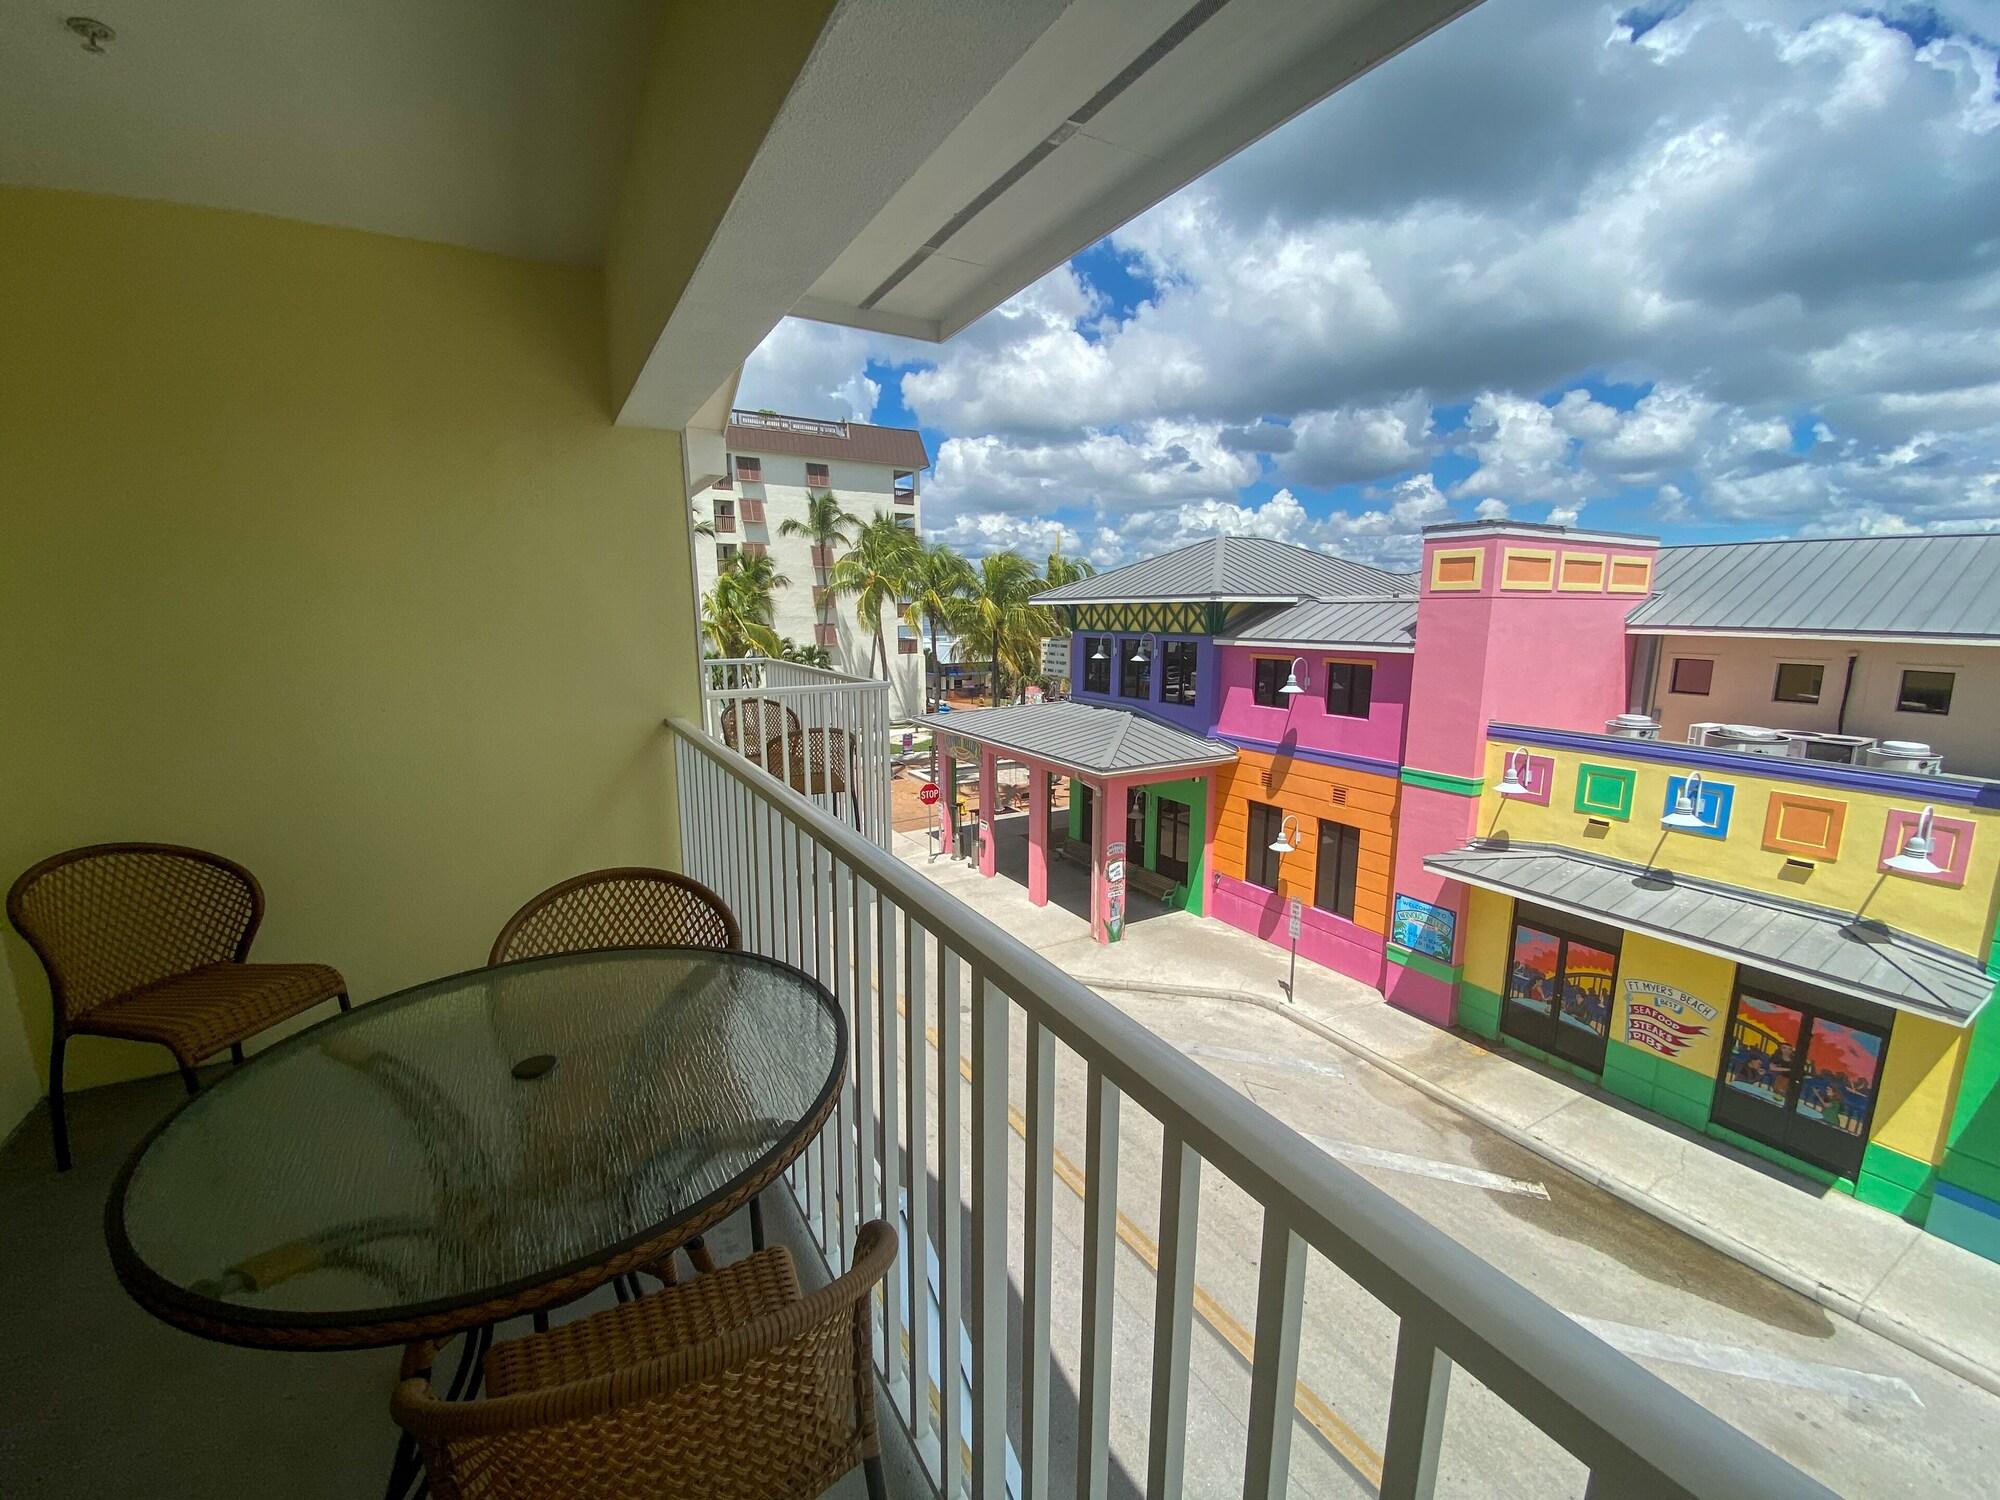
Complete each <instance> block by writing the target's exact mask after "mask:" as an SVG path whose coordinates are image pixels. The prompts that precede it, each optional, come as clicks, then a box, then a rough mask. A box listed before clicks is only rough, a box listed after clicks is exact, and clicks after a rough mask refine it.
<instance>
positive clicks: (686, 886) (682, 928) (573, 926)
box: [487, 865, 743, 964]
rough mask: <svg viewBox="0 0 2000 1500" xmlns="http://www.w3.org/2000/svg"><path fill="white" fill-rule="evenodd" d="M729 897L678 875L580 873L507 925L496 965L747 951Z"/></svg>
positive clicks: (496, 945)
mask: <svg viewBox="0 0 2000 1500" xmlns="http://www.w3.org/2000/svg"><path fill="white" fill-rule="evenodd" d="M742 946H743V933H742V930H741V929H740V928H739V927H738V926H737V925H736V915H735V913H733V912H732V911H730V909H729V907H728V905H727V904H726V903H724V901H723V899H722V898H721V897H720V896H718V895H716V894H715V892H714V891H712V890H710V889H709V888H708V887H707V886H705V885H703V884H702V883H701V882H700V881H698V880H690V879H688V878H687V876H685V875H676V874H674V873H673V871H671V870H652V869H647V868H646V867H644V866H643V865H628V866H625V867H623V868H620V869H615V870H592V871H591V872H590V873H589V874H587V875H572V876H571V877H570V878H569V879H568V880H564V881H559V882H558V883H557V884H555V885H552V886H550V887H549V888H548V889H547V890H545V891H543V892H542V893H541V895H539V896H536V897H535V898H534V899H533V900H531V901H529V902H528V904H527V905H526V906H523V907H522V908H521V909H520V910H519V911H517V912H515V913H514V915H513V916H511V917H509V918H508V919H507V925H506V926H505V927H502V928H501V929H500V936H498V937H497V938H495V939H494V940H493V951H492V953H491V954H490V955H489V956H488V958H487V962H488V963H495V964H504V963H511V962H512V961H513V960H515V959H517V958H544V957H547V956H548V955H550V954H552V953H590V952H594V951H595V950H597V949H599V948H741V947H742Z"/></svg>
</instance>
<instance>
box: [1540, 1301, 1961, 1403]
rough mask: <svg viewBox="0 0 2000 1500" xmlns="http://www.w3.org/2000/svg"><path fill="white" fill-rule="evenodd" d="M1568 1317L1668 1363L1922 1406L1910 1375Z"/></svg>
mask: <svg viewBox="0 0 2000 1500" xmlns="http://www.w3.org/2000/svg"><path fill="white" fill-rule="evenodd" d="M1570 1317H1571V1318H1572V1319H1573V1320H1574V1321H1576V1322H1578V1323H1581V1324H1582V1325H1583V1326H1584V1327H1585V1328H1588V1329H1589V1330H1590V1331H1591V1332H1592V1333H1594V1334H1596V1335H1597V1336H1598V1337H1599V1338H1601V1339H1603V1340H1604V1342H1605V1343H1607V1344H1609V1345H1610V1346H1611V1347H1612V1348H1614V1349H1616V1350H1618V1351H1619V1352H1620V1353H1623V1354H1629V1355H1632V1356H1633V1357H1634V1358H1636V1359H1658V1360H1664V1361H1666V1362H1667V1363H1669V1364H1676V1365H1693V1366H1694V1367H1695V1368H1697V1369H1702V1370H1715V1371H1718V1372H1720V1373H1721V1374H1724V1375H1741V1376H1744V1377H1745V1378H1746V1379H1750V1380H1768V1381H1770V1382H1771V1383H1772V1384H1774V1385H1789V1386H1796V1387H1798V1388H1799V1389H1800V1390H1806V1391H1833V1392H1835V1393H1836V1394H1838V1395H1842V1396H1859V1397H1861V1398H1862V1399H1863V1400H1866V1401H1900V1402H1903V1403H1904V1404H1906V1405H1909V1406H1922V1405H1923V1404H1924V1402H1923V1398H1922V1397H1921V1396H1919V1395H1918V1394H1917V1392H1916V1389H1915V1387H1913V1386H1912V1385H1911V1384H1910V1383H1909V1381H1907V1380H1904V1379H1902V1378H1901V1377H1899V1376H1895V1375H1874V1374H1871V1373H1869V1372H1868V1371H1867V1370H1850V1369H1847V1368H1846V1367H1844V1366H1842V1365H1816V1364H1812V1363H1810V1362H1808V1361H1806V1360H1802V1359H1786V1358H1785V1357H1784V1356H1783V1355H1782V1354H1769V1353H1766V1352H1765V1351H1764V1350H1762V1349H1740V1348H1736V1347H1734V1346H1732V1345H1729V1344H1710V1343H1704V1342H1703V1341H1702V1340H1700V1339H1689V1338H1682V1337H1681V1336H1680V1335H1679V1334H1673V1333H1660V1332H1658V1331H1657V1330H1655V1329H1651V1328H1634V1327H1632V1326H1631V1325H1629V1324H1626V1323H1611V1322H1607V1321H1605V1320H1604V1319H1602V1318H1581V1317H1577V1315H1576V1314H1575V1313H1571V1314H1570Z"/></svg>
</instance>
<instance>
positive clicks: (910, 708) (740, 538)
mask: <svg viewBox="0 0 2000 1500" xmlns="http://www.w3.org/2000/svg"><path fill="white" fill-rule="evenodd" d="M738 453H741V454H745V455H748V456H750V457H754V458H756V459H757V461H758V463H759V465H760V466H761V471H762V473H763V476H764V482H763V484H762V485H756V484H751V485H744V484H741V483H737V484H736V485H735V487H734V488H733V489H727V490H717V489H706V490H703V491H702V492H701V493H700V494H698V495H696V496H695V502H694V511H695V517H696V519H697V520H702V521H712V520H714V519H715V502H716V501H717V500H730V501H734V502H736V530H735V531H734V532H733V533H719V534H717V535H716V536H715V537H714V538H709V537H705V536H703V537H697V538H696V539H695V566H696V569H697V572H698V575H699V582H700V587H701V591H702V592H703V593H704V594H705V593H707V592H708V591H709V590H710V589H711V588H713V587H714V586H715V578H716V573H717V571H718V568H719V566H720V562H719V559H720V557H721V555H722V554H721V549H722V548H723V547H725V546H730V545H734V546H742V545H743V544H744V543H746V542H762V543H764V544H765V545H766V546H767V547H769V548H770V554H771V561H772V562H773V563H775V564H776V565H777V569H778V572H779V573H780V574H781V575H783V576H784V577H786V578H788V579H790V580H791V583H790V586H789V587H786V588H782V589H779V590H778V591H777V593H776V595H775V596H774V598H773V606H774V607H773V614H774V616H775V626H776V629H777V632H778V634H779V635H781V636H789V637H790V638H791V639H793V640H795V641H797V642H798V643H799V644H800V645H810V644H812V642H813V639H814V635H813V627H814V626H815V625H817V624H819V623H820V622H822V621H830V622H831V623H832V624H833V625H834V627H835V630H836V642H837V644H836V645H835V646H834V647H833V648H832V649H831V651H830V653H829V654H830V655H831V657H832V659H833V666H834V669H835V670H836V671H841V672H851V673H853V674H854V675H855V676H856V677H880V676H881V675H882V670H881V665H880V658H879V657H875V656H874V649H875V642H874V637H873V635H872V634H871V633H870V631H869V630H868V628H867V626H866V625H865V624H864V623H863V622H862V621H861V620H860V619H859V618H857V616H856V614H855V602H854V600H853V598H852V597H848V598H845V599H842V598H838V597H836V598H835V599H834V600H833V601H832V604H831V606H830V607H829V608H827V609H820V608H818V607H816V606H815V605H814V604H813V576H814V574H813V564H812V543H811V542H810V541H809V540H808V539H806V538H805V537H790V536H784V535H781V534H780V527H782V525H783V524H784V523H785V522H786V521H788V520H796V521H804V520H805V518H806V510H807V505H808V502H809V501H810V499H811V497H812V491H810V490H808V489H807V488H806V463H807V460H805V459H803V458H798V457H794V456H792V455H789V454H782V453H760V452H758V450H757V449H755V448H751V447H743V448H732V449H731V450H730V455H731V458H732V462H733V458H734V455H736V454H738ZM812 461H813V462H815V463H819V462H824V463H825V464H826V466H827V480H828V487H829V488H830V489H831V490H832V491H833V494H834V497H835V498H836V499H838V500H839V501H840V503H841V505H842V506H843V507H844V508H845V509H847V510H849V511H851V512H853V513H854V514H855V515H857V516H859V517H860V518H861V519H862V520H864V521H867V520H872V519H873V518H874V516H875V513H876V512H877V511H886V512H888V513H889V514H892V515H896V516H901V517H904V518H906V519H907V520H908V521H909V524H910V527H911V529H912V530H913V531H917V530H918V528H920V527H921V525H922V521H921V515H922V510H923V505H922V500H921V497H920V498H919V501H918V503H917V504H916V505H913V506H911V505H903V506H899V505H896V504H894V503H892V501H891V499H890V496H891V494H892V492H893V487H894V482H895V477H896V475H897V474H898V473H907V472H909V471H908V470H898V469H895V468H892V467H890V466H889V465H887V464H864V463H854V462H852V461H850V460H844V459H838V458H835V459H826V460H819V459H814V460H812ZM758 496H761V497H762V498H763V501H764V520H763V521H762V522H761V523H757V522H746V521H745V520H744V518H743V504H742V502H743V501H744V499H745V498H750V497H758ZM919 534H921V532H919ZM833 555H834V556H835V557H836V558H837V557H839V556H840V552H839V550H838V549H836V550H835V552H834V554H833ZM898 624H899V621H898V617H897V614H896V611H894V610H893V609H885V610H883V611H882V644H883V647H884V649H885V650H886V651H887V653H888V658H889V682H890V691H891V695H892V696H891V702H892V708H891V712H892V713H893V714H894V715H896V716H897V717H901V718H913V717H915V716H916V715H918V714H921V713H922V712H923V711H924V677H923V671H924V658H923V654H922V650H921V645H920V647H919V650H918V651H916V652H914V653H912V654H910V655H904V654H903V653H902V652H901V650H900V649H899V647H898V644H897V642H898V638H899V630H898Z"/></svg>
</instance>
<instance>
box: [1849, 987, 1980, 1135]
mask: <svg viewBox="0 0 2000 1500" xmlns="http://www.w3.org/2000/svg"><path fill="white" fill-rule="evenodd" d="M1970 1035H1971V1034H1970V1033H1969V1032H1966V1031H1962V1030H1960V1029H1959V1028H1958V1027H1955V1026H1947V1025H1946V1024H1945V1023H1944V1022H1942V1021H1933V1020H1929V1019H1928V1018H1926V1017H1924V1016H1908V1015H1902V1016H1897V1017H1896V1026H1895V1030H1894V1031H1893V1032H1892V1033H1891V1035H1890V1038H1889V1054H1888V1056H1887V1057H1886V1058H1885V1059H1883V1064H1882V1089H1881V1094H1880V1096H1879V1098H1878V1099H1877V1100H1876V1104H1875V1119H1874V1121H1873V1123H1872V1125H1871V1126H1870V1129H1869V1132H1868V1138H1869V1139H1870V1140H1871V1141H1874V1142H1875V1143H1876V1144H1877V1145H1882V1146H1887V1147H1888V1148H1889V1149H1890V1150H1892V1151H1900V1152H1902V1153H1903V1155H1905V1156H1909V1157H1914V1158H1915V1159H1916V1160H1918V1161H1921V1162H1928V1163H1930V1164H1931V1165H1932V1166H1936V1165H1937V1164H1938V1163H1939V1162H1940V1161H1942V1160H1943V1159H1944V1146H1945V1131H1946V1127H1948V1126H1949V1125H1950V1124H1951V1111H1952V1102H1953V1100H1954V1099H1956V1098H1957V1096H1958V1080H1959V1073H1960V1070H1961V1068H1963V1066H1964V1063H1965V1047H1966V1042H1967V1041H1968V1039H1969V1037H1970Z"/></svg>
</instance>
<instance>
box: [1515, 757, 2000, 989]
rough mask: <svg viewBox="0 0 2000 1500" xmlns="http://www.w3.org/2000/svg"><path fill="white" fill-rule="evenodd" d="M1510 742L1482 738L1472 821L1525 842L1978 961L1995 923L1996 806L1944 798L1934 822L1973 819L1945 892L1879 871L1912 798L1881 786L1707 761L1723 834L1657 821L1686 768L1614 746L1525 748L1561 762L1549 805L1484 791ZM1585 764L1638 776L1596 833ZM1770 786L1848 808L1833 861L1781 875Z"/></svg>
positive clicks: (1917, 802)
mask: <svg viewBox="0 0 2000 1500" xmlns="http://www.w3.org/2000/svg"><path fill="white" fill-rule="evenodd" d="M1510 748H1511V746H1510V745H1509V744H1508V743H1507V742H1506V741H1505V740H1501V739H1493V740H1489V741H1488V742H1487V747H1486V784H1487V788H1488V790H1487V791H1486V793H1485V796H1484V798H1483V799H1482V803H1481V807H1480V818H1479V826H1480V828H1481V829H1482V830H1487V831H1489V832H1490V833H1493V834H1506V835H1507V836H1509V837H1511V838H1514V839H1517V840H1520V841H1523V842H1530V843H1547V844H1557V845H1561V846H1564V847H1566V848H1574V849H1582V850H1586V851H1589V852H1592V853H1596V854H1601V855H1603V856H1605V857H1606V858H1610V859H1620V860H1626V861H1628V862H1630V863H1633V864H1641V865H1643V864H1645V863H1647V862H1648V861H1650V860H1657V861H1658V862H1659V863H1661V864H1663V865H1666V866H1668V867H1669V868H1671V869H1674V870H1677V871H1679V872H1681V873H1682V874H1686V875H1697V876H1702V877H1705V878H1707V879H1710V880H1717V881H1723V882H1726V883H1728V884H1731V885H1737V886H1742V887H1745V888H1747V889H1750V890H1760V891H1768V892H1771V893H1773V894H1775V895H1781V896H1786V897H1789V898H1791V899H1792V900H1796V901H1809V902H1811V903H1813V904H1814V905H1817V906H1826V907H1832V908H1834V909H1836V910H1841V911H1856V910H1860V911H1864V912H1865V913H1866V914H1867V915H1868V916H1870V917H1873V918H1876V919H1877V920H1879V921H1882V922H1886V923H1888V924H1889V925H1890V926H1892V927H1896V928H1900V929H1901V930H1903V931H1905V932H1909V933H1914V934H1915V935H1917V936H1918V937H1924V938H1929V939H1930V940H1931V941H1933V942H1937V943H1942V944H1944V945H1945V946H1946V947H1948V948H1953V949H1956V950H1957V951H1959V952H1961V953H1966V954H1970V955H1972V956H1974V957H1977V958H1980V959H1984V958H1985V957H1986V952H1987V942H1988V938H1989V936H1990V934H1991V933H1992V931H1993V919H1994V903H1995V900H1996V896H2000V812H1995V811H1990V810H1987V809H1984V808H1969V807H1963V806H1958V805H1956V804H1940V805H1939V807H1938V816H1939V817H1941V818H1944V817H1950V818H1961V819H1965V820H1967V821H1970V822H1972V823H1973V824H1975V825H1976V828H1975V832H1974V835H1973V841H1972V851H1971V861H1970V865H1969V867H1968V870H1967V873H1966V880H1965V884H1964V885H1963V887H1960V888H1952V887H1950V886H1945V885H1939V884H1937V883H1936V882H1933V881H1928V880H1919V879H1913V878H1910V877H1908V876H1901V875H1893V874H1891V875H1887V876H1884V875H1883V874H1882V873H1881V872H1880V871H1879V870H1878V869H1877V864H1878V857H1879V855H1880V854H1881V848H1882V836H1883V831H1884V829H1885V828H1886V827H1887V823H1888V817H1889V814H1890V812H1892V811H1907V812H1915V811H1917V810H1919V809H1920V808H1921V807H1922V806H1923V799H1922V798H1921V797H1919V796H1911V797H1902V796H1888V795H1885V794H1883V793H1880V792H1873V791H1862V790H1853V789H1849V788H1846V787H1833V786H1830V785H1828V784H1826V783H1823V782H1805V781H1791V780H1784V781H1781V780H1778V779H1776V778H1772V777H1760V776H1758V775H1757V774H1756V757H1754V756H1744V757H1742V761H1743V765H1742V767H1741V768H1740V769H1739V768H1736V767H1733V766H1732V767H1731V768H1730V769H1729V770H1728V771H1726V772H1725V771H1719V770H1713V769H1710V768H1707V767H1703V768H1702V779H1703V781H1704V782H1715V781H1720V782H1726V783H1728V784H1729V785H1731V786H1733V787H1734V788H1735V799H1734V807H1733V810H1732V812H1731V816H1730V832H1729V837H1728V838H1726V839H1715V838H1707V837H1704V836H1701V835H1699V834H1687V833H1669V832H1666V831H1664V830H1663V829H1662V828H1661V827H1660V815H1661V813H1662V812H1663V811H1664V808H1665V804H1666V795H1667V781H1668V778H1669V777H1670V776H1677V775H1681V774H1683V770H1684V768H1681V767H1676V766H1671V765H1667V764H1664V763H1660V762H1655V761H1642V760H1621V759H1620V758H1619V757H1618V756H1617V755H1616V754H1615V753H1610V752H1606V753H1602V754H1598V753H1584V752H1579V751H1574V750H1562V749H1546V748H1542V747H1539V746H1537V747H1531V748H1532V750H1533V753H1534V754H1536V755H1538V756H1541V755H1546V756H1551V757H1553V758H1554V760H1555V762H1556V772H1555V785H1554V791H1553V794H1552V795H1551V797H1550V799H1549V805H1548V806H1547V807H1540V806H1537V805H1535V804H1533V803H1530V802H1524V801H1521V800H1519V799H1509V798H1502V797H1500V796H1498V795H1497V794H1496V793H1494V792H1493V791H1492V790H1491V789H1492V787H1494V786H1495V785H1497V784H1498V783H1499V781H1500V779H1501V775H1502V772H1503V765H1502V762H1503V761H1504V760H1505V757H1506V755H1507V752H1508V750H1509V749H1510ZM1583 762H1591V763H1594V764H1597V765H1607V766H1617V767H1629V768H1630V769H1631V770H1633V771H1634V772H1635V773H1636V786H1635V795H1634V802H1633V807H1632V815H1631V817H1630V818H1629V819H1627V820H1625V821H1622V822H1621V821H1617V820H1612V821H1611V824H1610V827H1609V829H1608V830H1606V831H1605V832H1604V833H1603V834H1602V835H1601V836H1591V835H1590V834H1588V833H1587V832H1586V825H1587V823H1588V821H1589V815H1588V814H1586V813H1582V812H1578V811H1577V810H1576V785H1577V769H1576V768H1577V766H1578V765H1579V764H1580V763H1583ZM1773 793H1794V794H1804V795H1809V796H1813V797H1820V798H1827V799H1831V800H1836V801H1842V802H1845V803H1846V804H1847V817H1846V827H1845V830H1844V832H1843V835H1842V839H1841V846H1840V853H1839V857H1838V858H1837V859H1833V860H1822V861H1818V862H1816V864H1815V867H1814V868H1813V869H1812V870H1811V872H1810V873H1808V874H1805V875H1804V876H1803V878H1799V879H1795V878H1787V875H1786V866H1785V861H1786V857H1787V856H1786V854H1785V853H1784V852H1782V851H1778V850H1772V849H1766V848H1765V847H1764V846H1763V836H1764V815H1765V810H1766V807H1767V805H1768V803H1769V799H1770V797H1771V796H1772V794H1773Z"/></svg>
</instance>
